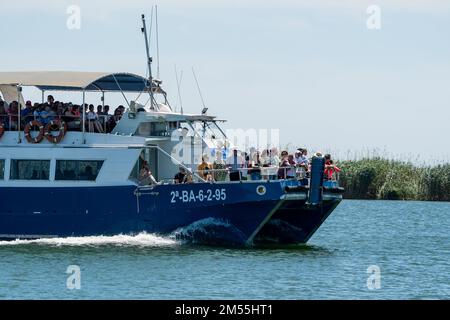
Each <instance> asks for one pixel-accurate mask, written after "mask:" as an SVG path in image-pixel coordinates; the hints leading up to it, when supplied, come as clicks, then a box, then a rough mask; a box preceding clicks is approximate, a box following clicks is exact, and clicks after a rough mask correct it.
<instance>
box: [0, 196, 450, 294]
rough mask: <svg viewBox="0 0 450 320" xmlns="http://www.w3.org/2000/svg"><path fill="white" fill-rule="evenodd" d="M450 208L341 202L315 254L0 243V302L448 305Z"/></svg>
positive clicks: (120, 242)
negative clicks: (429, 301) (401, 302)
mask: <svg viewBox="0 0 450 320" xmlns="http://www.w3.org/2000/svg"><path fill="white" fill-rule="evenodd" d="M449 298H450V203H431V202H397V201H391V202H389V201H343V202H342V203H341V204H340V205H339V207H338V208H337V209H336V210H335V211H334V212H333V214H332V215H331V216H330V218H329V219H328V220H327V221H326V222H325V223H324V225H323V226H322V227H321V228H320V229H319V230H318V232H317V233H316V234H315V235H314V236H313V238H312V239H311V240H310V242H309V243H308V245H306V246H300V247H294V248H292V247H291V248H269V249H268V248H265V249H254V248H253V249H252V248H243V249H236V248H210V247H203V246H194V245H189V244H183V243H180V242H178V241H175V240H174V239H172V238H171V237H160V236H157V235H151V234H140V235H138V236H134V237H130V236H115V237H87V238H69V239H51V240H39V241H15V242H0V299H449Z"/></svg>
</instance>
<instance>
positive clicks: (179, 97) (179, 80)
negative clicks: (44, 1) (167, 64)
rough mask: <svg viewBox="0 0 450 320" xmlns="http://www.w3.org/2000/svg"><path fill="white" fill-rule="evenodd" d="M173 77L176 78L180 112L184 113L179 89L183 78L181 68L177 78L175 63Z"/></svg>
mask: <svg viewBox="0 0 450 320" xmlns="http://www.w3.org/2000/svg"><path fill="white" fill-rule="evenodd" d="M175 78H176V80H177V88H178V101H179V102H180V107H181V114H184V110H183V100H181V91H180V87H181V80H182V79H183V70H181V74H180V78H178V70H177V65H175Z"/></svg>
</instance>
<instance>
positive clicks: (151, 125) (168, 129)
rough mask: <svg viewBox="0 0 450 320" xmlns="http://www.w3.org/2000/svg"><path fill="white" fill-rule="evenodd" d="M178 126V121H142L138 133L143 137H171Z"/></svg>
mask: <svg viewBox="0 0 450 320" xmlns="http://www.w3.org/2000/svg"><path fill="white" fill-rule="evenodd" d="M177 128H178V122H176V121H171V122H142V123H140V124H139V126H138V128H137V130H136V133H135V134H136V135H138V136H141V137H170V136H171V135H172V132H173V131H174V130H176V129H177Z"/></svg>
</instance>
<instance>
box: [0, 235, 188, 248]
mask: <svg viewBox="0 0 450 320" xmlns="http://www.w3.org/2000/svg"><path fill="white" fill-rule="evenodd" d="M178 243H179V242H178V241H176V240H175V239H173V238H169V237H162V236H159V235H155V234H148V233H140V234H137V235H135V236H129V235H116V236H92V237H68V238H50V239H37V240H13V241H0V246H17V245H26V244H38V245H50V246H104V245H114V246H123V247H125V246H140V247H164V246H173V245H177V244H178Z"/></svg>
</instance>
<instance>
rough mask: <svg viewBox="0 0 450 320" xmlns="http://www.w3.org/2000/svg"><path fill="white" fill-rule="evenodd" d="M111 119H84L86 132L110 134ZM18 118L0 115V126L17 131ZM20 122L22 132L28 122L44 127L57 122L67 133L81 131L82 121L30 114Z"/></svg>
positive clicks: (70, 117) (67, 117)
mask: <svg viewBox="0 0 450 320" xmlns="http://www.w3.org/2000/svg"><path fill="white" fill-rule="evenodd" d="M111 117H113V116H112V115H109V114H108V115H97V119H93V120H89V119H86V121H85V127H86V132H91V133H92V132H96V133H110V132H111V131H112V129H113V128H111V127H110V124H109V120H110V118H111ZM18 118H19V117H18V116H17V115H11V114H7V115H0V125H2V126H3V129H4V130H5V131H17V127H18V123H17V122H18ZM20 120H21V121H20V130H23V129H24V128H25V126H26V125H27V124H28V123H29V122H30V121H39V122H40V123H41V124H43V125H46V124H48V123H49V122H51V121H55V120H59V121H64V122H65V123H66V125H67V130H68V131H83V120H82V116H80V115H49V116H48V117H46V118H42V117H41V116H37V115H31V114H30V115H26V116H21V119H20ZM96 122H97V123H98V125H97V124H96ZM99 129H100V130H99Z"/></svg>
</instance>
